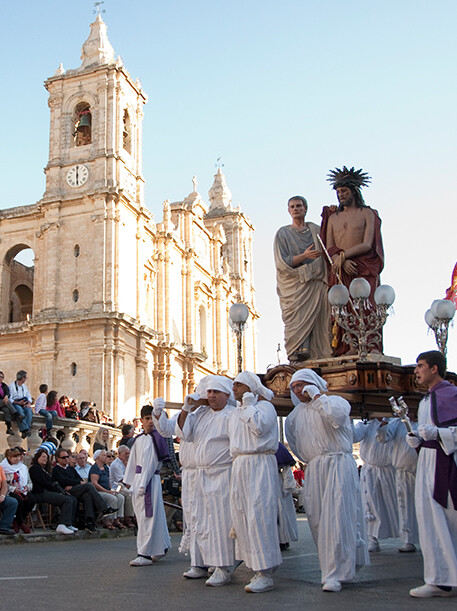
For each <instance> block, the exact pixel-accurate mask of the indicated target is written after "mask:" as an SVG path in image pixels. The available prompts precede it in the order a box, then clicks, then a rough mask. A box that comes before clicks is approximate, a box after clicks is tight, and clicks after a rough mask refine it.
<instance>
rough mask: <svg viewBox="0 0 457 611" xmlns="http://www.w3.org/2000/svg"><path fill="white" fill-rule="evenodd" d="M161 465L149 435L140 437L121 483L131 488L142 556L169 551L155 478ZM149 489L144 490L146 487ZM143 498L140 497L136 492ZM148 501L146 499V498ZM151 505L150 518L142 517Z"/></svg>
mask: <svg viewBox="0 0 457 611" xmlns="http://www.w3.org/2000/svg"><path fill="white" fill-rule="evenodd" d="M161 466H162V463H161V462H160V461H159V460H158V459H157V453H156V451H155V448H154V443H153V441H152V437H151V436H150V435H140V436H139V437H137V438H136V439H135V443H134V444H133V445H132V447H131V449H130V456H129V461H128V463H127V467H126V469H125V474H124V483H126V484H130V486H131V487H132V501H133V509H134V511H135V516H136V519H137V522H138V534H137V548H138V554H141V555H142V556H161V555H163V554H164V553H165V550H166V549H168V548H169V547H171V542H170V536H169V534H168V528H167V519H166V516H165V510H164V507H163V498H162V483H161V479H160V475H159V473H158V472H159V471H160V467H161ZM149 483H150V484H151V485H150V489H148V484H149ZM140 488H144V489H145V490H146V494H145V495H144V496H140V495H139V494H138V490H139V489H140ZM147 497H148V498H147ZM149 500H150V502H151V505H152V517H147V516H146V502H147V501H149Z"/></svg>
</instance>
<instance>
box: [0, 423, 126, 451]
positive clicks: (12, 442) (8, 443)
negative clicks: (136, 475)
mask: <svg viewBox="0 0 457 611" xmlns="http://www.w3.org/2000/svg"><path fill="white" fill-rule="evenodd" d="M0 421H1V422H2V425H1V427H0V428H1V430H0V453H1V454H3V453H4V452H5V450H6V449H8V448H14V447H16V446H21V447H23V448H24V449H25V450H27V452H28V454H29V456H30V455H31V454H33V453H34V452H35V450H36V449H37V448H38V447H39V446H40V445H41V443H42V439H41V437H40V436H39V434H38V433H39V431H40V430H41V429H42V428H44V427H45V419H44V418H43V416H38V415H34V416H33V420H32V427H31V430H32V434H31V436H30V437H27V438H26V439H22V437H21V433H20V432H19V430H18V428H17V423H16V422H14V421H13V424H12V428H13V430H14V431H15V434H14V435H7V434H6V427H5V424H4V417H3V413H2V412H0ZM100 428H106V429H108V431H109V437H110V443H109V447H111V448H114V449H116V448H117V444H118V441H120V439H121V437H122V433H121V430H120V429H116V428H113V427H110V426H106V425H103V424H96V423H94V422H87V421H86V420H74V419H72V418H57V419H56V420H54V421H53V428H52V435H53V437H56V436H57V437H60V436H61V434H60V433H59V434H57V433H58V431H61V432H62V433H63V435H64V437H63V440H62V442H61V445H62V447H63V448H65V449H66V450H68V451H69V452H75V451H77V452H79V450H81V449H85V450H87V451H88V452H89V454H90V455H92V446H93V442H94V437H95V435H96V433H97V431H98V430H99V429H100Z"/></svg>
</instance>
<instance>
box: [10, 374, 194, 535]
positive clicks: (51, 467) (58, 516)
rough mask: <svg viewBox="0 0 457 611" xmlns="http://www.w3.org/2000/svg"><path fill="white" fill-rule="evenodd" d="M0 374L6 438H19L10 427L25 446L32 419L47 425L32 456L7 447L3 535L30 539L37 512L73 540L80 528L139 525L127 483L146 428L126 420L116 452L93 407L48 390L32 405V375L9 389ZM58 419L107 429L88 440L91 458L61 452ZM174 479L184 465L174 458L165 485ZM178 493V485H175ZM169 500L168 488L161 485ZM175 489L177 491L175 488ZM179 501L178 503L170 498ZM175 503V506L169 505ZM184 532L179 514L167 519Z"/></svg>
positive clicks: (105, 420)
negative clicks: (131, 457)
mask: <svg viewBox="0 0 457 611" xmlns="http://www.w3.org/2000/svg"><path fill="white" fill-rule="evenodd" d="M4 377H5V376H4V373H3V372H2V371H0V412H3V415H4V419H5V424H6V432H7V434H8V435H14V430H13V429H12V423H13V421H15V422H16V423H17V426H18V429H19V431H20V433H21V435H22V438H23V439H25V438H27V437H29V436H30V435H31V424H32V417H33V415H34V414H38V415H40V416H43V417H44V419H45V426H44V427H43V429H42V430H41V431H40V432H39V435H40V437H41V439H42V443H41V445H40V447H39V448H38V449H37V450H36V451H35V453H34V454H33V456H29V455H28V454H27V452H26V451H25V450H24V449H23V448H22V447H19V446H18V447H14V448H9V449H7V450H6V451H5V452H4V459H3V461H2V462H1V463H0V534H10V535H11V534H15V533H18V532H19V531H21V530H22V532H24V533H29V532H30V524H31V517H30V518H29V516H31V515H32V511H33V510H36V508H38V512H37V515H38V514H39V515H40V517H41V519H42V513H43V512H44V514H45V515H47V519H48V522H50V523H54V525H55V524H56V531H57V532H58V533H60V534H71V533H74V532H76V531H77V530H78V529H81V528H83V529H86V530H87V531H89V532H95V531H96V530H97V526H101V527H103V528H107V529H109V530H115V529H125V528H128V527H132V526H134V525H135V516H134V512H133V506H132V499H131V493H130V491H129V489H128V486H126V485H124V484H123V482H122V479H123V474H124V471H125V467H126V465H127V462H128V458H129V454H130V448H131V446H132V444H133V441H134V439H135V436H136V435H138V434H140V433H141V422H140V419H139V418H134V419H133V421H132V422H126V421H125V420H122V421H121V423H120V425H119V427H118V428H119V429H121V433H122V439H121V440H120V441H119V443H118V446H117V449H116V450H115V449H114V448H112V447H111V445H112V435H111V436H110V431H109V428H107V427H115V423H114V422H113V421H112V419H111V418H110V416H109V415H107V414H105V413H104V412H103V411H100V410H97V408H96V404H95V403H94V402H89V401H82V402H81V404H80V405H79V406H78V400H77V399H73V398H71V397H68V396H66V395H62V396H61V397H60V398H59V396H58V394H59V393H58V392H57V391H55V390H49V388H48V385H47V384H42V385H41V386H40V387H39V391H40V392H39V395H38V396H37V398H36V399H35V401H34V400H33V398H32V396H31V394H30V392H29V390H28V388H27V386H26V383H25V382H26V380H27V372H26V371H24V370H20V371H18V372H17V374H16V378H15V380H14V382H12V383H11V384H9V385H7V384H5V383H4ZM56 418H72V419H76V420H85V421H87V422H93V423H96V424H103V425H104V426H102V427H100V428H98V430H97V431H96V433H95V435H93V436H92V438H91V439H90V446H91V447H90V454H91V457H89V453H88V452H87V451H86V450H85V449H81V450H80V451H79V452H71V451H68V450H67V449H65V448H64V447H62V445H61V443H62V441H63V438H64V435H63V434H62V433H61V431H57V433H56V435H55V436H54V435H53V430H52V429H53V426H54V424H53V423H54V420H55V419H56ZM170 476H172V477H173V479H174V480H175V482H177V481H179V466H178V463H177V460H176V458H175V455H174V452H173V462H172V463H170V464H169V465H164V478H165V482H167V480H168V478H169V477H170ZM178 488H179V486H178ZM164 489H165V495H167V494H168V493H169V486H168V485H166V484H165V485H164ZM174 489H176V486H175V487H174ZM173 500H174V502H176V499H173ZM172 504H173V503H172ZM171 518H173V520H174V522H175V524H176V525H177V526H178V528H179V526H180V524H181V521H182V517H181V516H180V515H179V512H177V511H176V508H175V509H173V510H172V511H171V512H170V524H171Z"/></svg>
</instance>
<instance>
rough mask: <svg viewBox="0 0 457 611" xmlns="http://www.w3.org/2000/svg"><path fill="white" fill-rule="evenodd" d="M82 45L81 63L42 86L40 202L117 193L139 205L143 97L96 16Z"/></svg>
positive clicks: (141, 185)
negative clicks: (44, 148) (44, 121)
mask: <svg viewBox="0 0 457 611" xmlns="http://www.w3.org/2000/svg"><path fill="white" fill-rule="evenodd" d="M90 27H91V31H90V35H89V37H88V39H87V40H86V41H85V43H84V44H83V46H82V52H81V59H82V64H81V66H80V67H79V68H77V69H74V70H67V71H65V70H64V68H63V66H62V64H61V65H60V66H59V68H58V69H57V71H56V73H55V74H54V76H52V77H51V78H49V79H48V80H47V81H46V82H45V87H46V89H47V90H48V92H49V102H48V103H49V107H50V110H51V113H50V114H51V116H50V139H49V160H48V164H47V166H46V168H45V173H46V191H45V194H44V197H43V200H42V201H44V202H46V201H49V200H55V199H56V198H58V199H65V200H66V199H74V198H75V197H79V196H83V195H94V194H95V193H100V191H106V189H113V188H114V189H122V190H123V191H124V194H125V195H126V196H127V197H128V198H129V200H130V201H131V202H132V203H133V204H136V205H140V206H141V205H142V201H143V185H144V179H143V175H142V159H141V150H142V144H141V133H142V129H141V126H142V119H143V105H144V104H145V103H146V101H147V97H146V95H145V93H144V92H143V90H142V87H141V84H140V82H139V81H138V80H137V81H136V82H134V81H133V80H132V78H131V76H130V75H129V73H128V72H127V70H126V69H125V67H124V65H123V63H122V60H121V59H120V57H118V58H117V59H116V58H115V54H114V49H113V47H112V46H111V44H110V42H109V40H108V36H107V27H106V24H105V23H104V22H103V20H102V18H101V17H100V15H97V18H96V19H95V21H94V23H92V24H91V26H90Z"/></svg>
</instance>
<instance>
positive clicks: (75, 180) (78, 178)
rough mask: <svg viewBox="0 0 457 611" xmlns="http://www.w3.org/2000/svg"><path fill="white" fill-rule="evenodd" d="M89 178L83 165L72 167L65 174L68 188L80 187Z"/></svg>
mask: <svg viewBox="0 0 457 611" xmlns="http://www.w3.org/2000/svg"><path fill="white" fill-rule="evenodd" d="M88 178H89V170H88V169H87V168H86V166H85V165H79V164H78V165H74V166H73V167H72V168H70V169H69V170H68V172H67V183H68V184H69V185H70V187H82V185H83V184H84V183H85V182H86V181H87V179H88Z"/></svg>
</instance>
